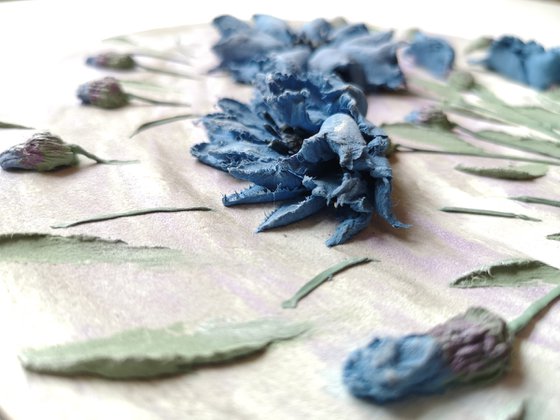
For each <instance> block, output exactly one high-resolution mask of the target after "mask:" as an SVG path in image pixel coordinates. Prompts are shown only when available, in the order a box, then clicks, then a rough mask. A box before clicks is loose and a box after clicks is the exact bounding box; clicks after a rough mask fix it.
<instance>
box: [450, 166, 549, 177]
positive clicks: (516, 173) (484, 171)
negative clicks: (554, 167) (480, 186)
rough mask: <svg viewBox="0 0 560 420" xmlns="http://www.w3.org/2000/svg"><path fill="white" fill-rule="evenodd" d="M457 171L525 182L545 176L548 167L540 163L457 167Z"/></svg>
mask: <svg viewBox="0 0 560 420" xmlns="http://www.w3.org/2000/svg"><path fill="white" fill-rule="evenodd" d="M455 169H456V170H457V171H460V172H465V173H467V174H473V175H479V176H485V177H488V178H500V179H509V180H515V181H524V180H530V179H535V178H540V177H541V176H544V175H545V174H546V172H547V171H548V166H547V165H543V164H540V163H530V164H527V165H520V166H505V167H500V168H479V167H472V166H463V165H457V166H455Z"/></svg>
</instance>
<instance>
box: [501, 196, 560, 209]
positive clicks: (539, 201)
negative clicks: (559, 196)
mask: <svg viewBox="0 0 560 420" xmlns="http://www.w3.org/2000/svg"><path fill="white" fill-rule="evenodd" d="M509 199H510V200H515V201H521V202H523V203H533V204H544V205H547V206H554V207H560V201H557V200H550V199H548V198H541V197H531V196H528V195H522V196H519V197H509Z"/></svg>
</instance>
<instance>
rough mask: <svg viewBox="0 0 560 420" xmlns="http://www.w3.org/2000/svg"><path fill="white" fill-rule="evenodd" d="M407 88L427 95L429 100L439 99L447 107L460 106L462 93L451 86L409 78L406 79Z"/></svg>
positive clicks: (423, 79) (462, 102)
mask: <svg viewBox="0 0 560 420" xmlns="http://www.w3.org/2000/svg"><path fill="white" fill-rule="evenodd" d="M406 83H407V85H408V87H410V88H413V89H415V90H419V91H421V92H422V93H424V94H427V96H429V97H430V98H434V99H439V100H440V101H443V102H446V103H447V104H448V105H454V106H455V105H457V106H458V105H460V104H461V105H462V104H464V103H465V102H464V100H463V98H462V93H461V92H459V91H458V90H457V89H454V88H453V87H452V86H450V85H447V84H443V83H440V82H436V81H432V80H428V79H425V78H420V77H413V76H409V77H407V79H406Z"/></svg>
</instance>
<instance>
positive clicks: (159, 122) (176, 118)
mask: <svg viewBox="0 0 560 420" xmlns="http://www.w3.org/2000/svg"><path fill="white" fill-rule="evenodd" d="M198 117H200V115H197V114H181V115H175V116H173V117H167V118H161V119H159V120H154V121H148V122H146V123H144V124H142V125H141V126H139V127H138V128H137V129H136V130H135V131H134V133H132V134H131V135H130V138H132V137H134V136H136V135H137V134H140V133H141V132H142V131H146V130H149V129H150V128H154V127H157V126H159V125H165V124H170V123H173V122H176V121H183V120H190V119H193V118H198Z"/></svg>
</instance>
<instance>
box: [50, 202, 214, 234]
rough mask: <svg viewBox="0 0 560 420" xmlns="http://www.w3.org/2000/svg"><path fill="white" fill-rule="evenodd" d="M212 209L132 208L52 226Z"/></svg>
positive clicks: (54, 227)
mask: <svg viewBox="0 0 560 420" xmlns="http://www.w3.org/2000/svg"><path fill="white" fill-rule="evenodd" d="M211 210H212V209H210V208H208V207H156V208H150V209H140V210H132V211H127V212H123V213H112V214H103V215H100V216H94V217H89V218H87V219H82V220H77V221H75V222H69V223H60V224H57V225H52V226H51V228H53V229H65V228H69V227H73V226H78V225H84V224H87V223H97V222H104V221H106V220H114V219H120V218H122V217H134V216H142V215H145V214H152V213H178V212H183V211H211Z"/></svg>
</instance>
